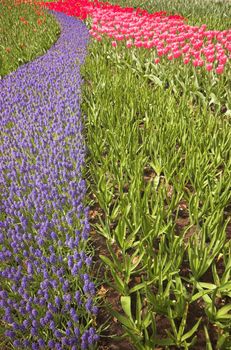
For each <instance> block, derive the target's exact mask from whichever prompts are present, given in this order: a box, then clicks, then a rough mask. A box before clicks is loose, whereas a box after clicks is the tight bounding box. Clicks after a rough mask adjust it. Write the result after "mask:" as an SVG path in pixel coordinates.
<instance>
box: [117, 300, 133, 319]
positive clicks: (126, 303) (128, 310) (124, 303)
mask: <svg viewBox="0 0 231 350" xmlns="http://www.w3.org/2000/svg"><path fill="white" fill-rule="evenodd" d="M120 302H121V305H122V308H123V310H124V312H125V314H126V315H127V316H128V317H129V319H130V320H133V318H132V314H131V297H130V296H121V298H120Z"/></svg>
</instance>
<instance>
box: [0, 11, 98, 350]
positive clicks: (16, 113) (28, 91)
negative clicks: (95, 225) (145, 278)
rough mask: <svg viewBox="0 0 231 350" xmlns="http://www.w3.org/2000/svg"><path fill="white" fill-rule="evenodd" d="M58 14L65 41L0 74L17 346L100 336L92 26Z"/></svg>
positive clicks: (4, 245)
mask: <svg viewBox="0 0 231 350" xmlns="http://www.w3.org/2000/svg"><path fill="white" fill-rule="evenodd" d="M55 15H56V17H57V19H58V21H59V22H60V25H61V29H62V32H61V36H60V38H59V40H58V41H57V43H56V44H55V45H54V46H53V47H52V48H51V49H50V50H49V51H48V52H47V54H46V55H44V56H42V57H39V58H38V59H36V60H35V61H34V62H31V63H29V64H26V65H24V66H21V67H20V68H19V69H18V70H17V71H16V72H14V73H11V74H9V75H8V76H7V77H5V78H4V79H2V80H0V123H1V129H0V130H1V131H0V136H1V137H0V318H1V320H2V323H1V326H2V325H3V326H4V327H5V336H6V337H9V338H10V339H9V340H10V343H11V344H13V348H15V349H21V348H22V349H32V350H37V349H71V350H77V349H88V348H89V347H90V348H92V346H93V347H94V344H96V342H97V340H98V335H97V334H96V332H95V329H94V328H93V327H92V320H93V319H94V317H95V314H96V313H97V308H96V306H95V305H94V296H95V287H94V283H93V282H92V281H91V278H90V276H89V275H88V271H89V267H90V265H91V258H90V257H89V255H88V252H87V238H88V234H89V229H90V227H89V222H88V208H86V207H84V205H83V199H84V196H85V193H86V185H85V182H84V180H83V179H82V167H83V166H84V157H85V145H84V137H83V132H82V131H83V125H82V121H81V111H80V106H79V102H80V98H81V95H80V93H81V90H80V88H81V83H82V80H81V76H80V65H81V64H82V63H83V62H84V57H85V55H86V46H87V42H88V38H89V34H88V30H87V28H86V26H85V25H84V23H83V22H81V21H80V20H76V19H74V18H72V17H68V16H66V15H64V14H58V13H57V14H55Z"/></svg>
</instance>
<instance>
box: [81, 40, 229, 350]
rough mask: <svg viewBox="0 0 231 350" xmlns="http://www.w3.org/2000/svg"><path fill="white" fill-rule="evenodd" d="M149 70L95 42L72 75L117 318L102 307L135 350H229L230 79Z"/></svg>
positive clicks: (167, 68)
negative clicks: (78, 74) (76, 76)
mask: <svg viewBox="0 0 231 350" xmlns="http://www.w3.org/2000/svg"><path fill="white" fill-rule="evenodd" d="M153 60H154V57H153V55H152V53H151V52H150V51H147V50H143V49H134V50H128V49H126V48H125V47H124V46H123V44H120V45H118V47H117V48H116V49H115V48H112V47H111V44H110V42H107V40H106V39H105V40H103V41H102V42H101V43H98V42H97V43H96V42H93V41H92V42H91V44H90V46H89V54H88V57H87V59H86V62H85V65H84V67H83V69H82V74H83V77H84V80H85V85H84V88H83V91H82V93H83V100H82V109H83V113H84V114H86V115H87V118H86V126H85V132H86V143H87V147H88V162H87V170H86V176H87V177H88V181H89V196H90V197H91V198H92V197H94V198H95V202H96V203H97V204H98V217H97V223H96V224H94V226H95V227H94V229H95V230H96V232H97V233H99V234H101V235H102V236H103V237H104V238H105V241H106V244H107V253H106V254H105V253H102V254H101V259H102V262H103V264H104V265H105V266H107V269H106V276H105V277H106V279H107V283H108V285H110V286H111V285H113V288H114V289H115V290H116V291H117V293H118V294H119V296H120V301H121V307H122V309H123V312H121V313H118V311H115V310H114V309H113V306H111V307H110V306H108V307H109V308H111V313H112V315H113V316H114V317H115V318H117V319H118V321H119V322H120V323H121V324H122V325H123V328H124V332H125V335H127V336H129V338H130V341H131V343H132V344H133V346H134V347H135V348H136V349H138V350H148V349H150V350H151V349H154V348H155V347H158V346H164V347H165V348H166V349H167V348H169V347H171V346H177V347H178V348H184V349H188V348H191V349H195V347H194V346H196V344H197V345H200V344H202V345H201V346H202V347H201V348H204V349H208V350H210V349H212V348H213V346H216V347H217V348H218V349H229V347H228V346H231V340H230V337H229V334H230V330H231V313H230V310H231V302H230V297H231V292H230V291H231V278H230V271H231V255H230V253H231V245H230V240H229V239H230V233H229V232H230V223H229V222H230V221H229V218H230V199H231V191H230V175H231V157H230V156H231V154H230V152H231V131H230V130H231V129H230V118H231V110H230V109H231V96H230V90H229V89H228V86H230V69H229V68H227V74H225V75H223V76H221V77H217V76H215V75H213V73H211V72H210V73H211V74H210V73H208V72H205V70H203V69H201V70H195V69H194V68H193V67H186V66H184V65H183V64H182V63H181V62H175V63H172V62H171V63H169V62H168V61H167V59H166V60H165V61H164V60H163V61H162V63H161V64H160V65H158V66H157V65H155V64H154V63H153ZM90 197H89V198H90ZM228 233H229V234H228ZM194 310H199V311H198V312H196V311H195V312H194ZM160 320H162V321H163V320H164V324H165V325H167V326H166V327H165V331H163V330H161V329H160V328H161V326H160ZM189 320H191V321H190V322H189ZM199 333H200V334H201V333H203V337H204V339H203V342H202V343H198V342H200V341H202V340H201V337H200V338H199V339H198V335H199ZM214 339H215V340H214ZM214 342H215V344H214ZM205 344H207V345H205ZM203 346H204V347H203Z"/></svg>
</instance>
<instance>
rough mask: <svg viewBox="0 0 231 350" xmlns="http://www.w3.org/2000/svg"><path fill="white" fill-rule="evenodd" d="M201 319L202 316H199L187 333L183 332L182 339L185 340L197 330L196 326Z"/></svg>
mask: <svg viewBox="0 0 231 350" xmlns="http://www.w3.org/2000/svg"><path fill="white" fill-rule="evenodd" d="M201 319H202V318H199V320H198V321H197V323H196V324H195V325H194V326H193V328H192V329H191V330H190V331H188V332H187V333H185V334H184V335H183V337H182V338H181V340H182V341H185V340H186V339H188V338H190V337H191V336H192V335H193V334H194V333H195V332H196V331H197V328H198V327H199V325H200V322H201Z"/></svg>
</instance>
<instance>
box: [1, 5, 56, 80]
mask: <svg viewBox="0 0 231 350" xmlns="http://www.w3.org/2000/svg"><path fill="white" fill-rule="evenodd" d="M0 14H1V18H0V78H1V77H3V76H5V75H6V74H8V73H10V72H12V71H14V70H16V69H17V68H18V66H20V65H21V64H23V63H26V62H28V61H31V60H32V59H34V58H35V57H37V56H40V55H42V54H44V53H45V52H46V51H47V50H48V49H49V47H50V46H51V45H52V44H53V43H54V42H55V41H56V40H57V38H58V36H59V33H60V29H59V26H58V23H57V21H55V20H54V18H53V16H51V15H50V14H48V13H47V11H44V10H43V9H42V8H41V7H40V6H38V5H36V4H34V5H31V6H28V5H26V4H19V5H18V6H14V2H13V1H10V0H1V1H0Z"/></svg>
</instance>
